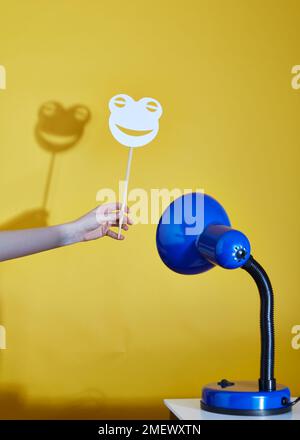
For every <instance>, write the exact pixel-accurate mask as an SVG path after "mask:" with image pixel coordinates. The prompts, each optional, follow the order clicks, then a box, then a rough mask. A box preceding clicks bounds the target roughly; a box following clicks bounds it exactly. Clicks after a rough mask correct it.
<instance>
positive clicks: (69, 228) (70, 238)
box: [64, 202, 133, 244]
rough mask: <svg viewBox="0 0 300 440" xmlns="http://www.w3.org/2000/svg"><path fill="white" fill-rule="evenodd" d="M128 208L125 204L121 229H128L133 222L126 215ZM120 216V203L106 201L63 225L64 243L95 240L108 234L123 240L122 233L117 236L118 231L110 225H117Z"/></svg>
mask: <svg viewBox="0 0 300 440" xmlns="http://www.w3.org/2000/svg"><path fill="white" fill-rule="evenodd" d="M126 213H127V214H128V213H129V209H128V207H127V206H125V209H124V216H123V222H122V229H124V230H125V231H127V230H128V228H129V225H132V224H133V222H132V221H131V220H130V218H129V217H128V216H127V215H126ZM120 218H121V203H119V202H117V203H107V204H105V205H101V206H98V207H97V208H95V209H93V210H92V211H90V212H88V213H87V214H85V215H84V216H82V217H80V218H79V219H77V220H75V221H73V222H70V223H67V224H66V225H64V226H65V235H66V239H65V244H71V243H78V242H81V241H90V240H96V239H98V238H101V237H104V236H108V237H111V238H114V239H115V240H124V238H125V237H124V235H121V236H120V238H118V233H117V232H115V231H114V230H112V229H111V228H112V227H118V226H119V220H120Z"/></svg>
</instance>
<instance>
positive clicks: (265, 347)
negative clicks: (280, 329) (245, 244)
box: [242, 255, 276, 391]
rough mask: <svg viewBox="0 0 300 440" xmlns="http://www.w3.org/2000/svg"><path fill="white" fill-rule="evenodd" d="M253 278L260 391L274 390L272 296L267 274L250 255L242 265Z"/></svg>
mask: <svg viewBox="0 0 300 440" xmlns="http://www.w3.org/2000/svg"><path fill="white" fill-rule="evenodd" d="M242 269H244V270H245V271H246V272H248V273H249V274H250V275H251V277H252V278H253V279H254V281H255V283H256V285H257V287H258V291H259V295H260V304H261V306H260V338H261V357H260V378H259V389H260V391H274V390H276V379H275V378H274V351H275V350H274V345H275V344H274V342H275V341H274V339H275V336H274V297H273V289H272V285H271V282H270V279H269V277H268V275H267V274H266V272H265V270H264V269H263V268H262V266H261V265H260V264H259V263H258V262H257V261H256V260H255V259H254V258H253V257H252V255H251V256H250V258H249V259H248V261H247V262H246V263H245V264H244V265H243V266H242Z"/></svg>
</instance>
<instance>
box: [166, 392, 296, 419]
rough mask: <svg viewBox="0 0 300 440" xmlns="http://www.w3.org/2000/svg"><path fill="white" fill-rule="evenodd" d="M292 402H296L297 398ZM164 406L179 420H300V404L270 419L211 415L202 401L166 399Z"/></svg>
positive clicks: (269, 417) (293, 398)
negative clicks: (201, 406) (201, 403)
mask: <svg viewBox="0 0 300 440" xmlns="http://www.w3.org/2000/svg"><path fill="white" fill-rule="evenodd" d="M291 400H295V397H292V398H291ZM164 404H165V405H166V407H167V408H168V409H169V410H170V411H171V412H172V413H173V414H174V415H175V416H176V417H177V419H179V420H300V402H298V403H297V404H296V405H295V406H294V407H293V408H292V411H291V412H288V413H285V414H281V415H277V416H268V417H249V416H226V415H224V414H216V413H211V412H208V411H204V410H203V409H201V408H200V399H164Z"/></svg>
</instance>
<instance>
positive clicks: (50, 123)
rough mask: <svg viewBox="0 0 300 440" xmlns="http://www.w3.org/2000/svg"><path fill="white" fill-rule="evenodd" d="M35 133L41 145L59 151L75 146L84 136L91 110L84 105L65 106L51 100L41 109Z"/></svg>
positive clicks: (49, 149)
mask: <svg viewBox="0 0 300 440" xmlns="http://www.w3.org/2000/svg"><path fill="white" fill-rule="evenodd" d="M38 117H39V119H38V123H37V125H36V128H35V135H36V139H37V141H38V143H39V145H40V146H41V147H42V148H44V149H46V150H48V151H51V152H54V153H58V152H60V151H65V150H68V149H69V148H71V147H73V146H74V145H75V144H76V143H77V142H78V141H79V140H80V138H81V137H82V135H83V132H84V127H85V124H86V123H87V122H88V121H89V120H90V111H89V110H88V108H87V107H85V106H83V105H79V104H78V105H74V106H72V107H70V108H64V107H63V106H62V105H61V104H60V103H59V102H55V101H50V102H47V103H45V104H43V105H42V106H41V108H40V110H39V115H38Z"/></svg>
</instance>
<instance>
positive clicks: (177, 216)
mask: <svg viewBox="0 0 300 440" xmlns="http://www.w3.org/2000/svg"><path fill="white" fill-rule="evenodd" d="M199 212H200V213H201V215H202V216H203V213H204V218H203V220H204V221H203V222H202V226H203V227H202V228H201V229H200V231H197V232H193V229H192V228H193V224H195V213H196V216H197V215H198V216H199ZM197 213H198V214H197ZM193 216H194V217H193ZM198 220H199V219H198ZM156 243H157V249H158V252H159V255H160V257H161V259H162V260H163V262H164V263H165V264H166V265H167V266H168V267H169V268H170V269H171V270H173V271H175V272H178V273H180V274H184V275H192V274H199V273H202V272H205V271H207V270H209V269H212V268H213V267H215V266H221V267H223V268H225V269H237V268H239V267H241V268H242V269H244V270H246V271H247V272H248V273H249V274H250V275H251V277H252V278H253V279H254V281H255V283H256V285H257V287H258V290H259V295H260V302H261V308H260V336H261V360H260V378H259V380H258V381H257V382H255V381H253V382H246V381H230V380H227V379H221V380H220V381H219V382H216V383H211V384H208V385H206V386H205V387H204V388H203V389H202V399H201V408H202V409H204V410H206V411H210V412H216V413H223V414H234V415H249V416H257V415H258V416H265V415H273V414H281V413H285V412H288V411H290V410H291V407H292V406H293V404H294V403H296V401H294V402H291V400H290V399H291V396H290V390H289V388H287V387H286V386H284V385H279V384H276V380H275V378H274V312H273V308H274V306H273V291H272V286H271V283H270V280H269V278H268V275H267V274H266V272H265V271H264V269H263V268H262V267H261V266H260V264H259V263H258V262H257V261H255V259H254V258H253V257H252V255H251V254H250V249H251V248H250V243H249V240H248V238H247V237H246V236H245V235H244V234H243V233H242V232H240V231H237V230H236V229H232V227H231V225H230V221H229V218H228V216H227V214H226V212H225V210H224V209H223V207H222V206H221V205H220V204H219V203H218V202H217V201H216V200H215V199H213V198H212V197H210V196H208V195H203V194H200V193H191V194H186V195H184V196H182V197H179V198H178V199H176V200H175V201H174V202H172V203H171V204H170V206H169V207H168V208H167V209H166V210H165V212H164V213H163V215H162V217H161V219H160V222H159V224H158V227H157V233H156ZM297 401H298V399H297Z"/></svg>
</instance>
